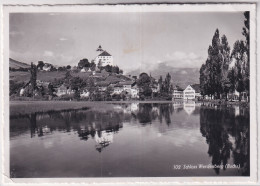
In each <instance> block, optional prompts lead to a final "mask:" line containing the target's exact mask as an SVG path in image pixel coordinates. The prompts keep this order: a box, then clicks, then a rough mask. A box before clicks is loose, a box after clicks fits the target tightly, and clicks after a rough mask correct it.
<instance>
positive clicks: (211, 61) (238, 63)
mask: <svg viewBox="0 0 260 186" xmlns="http://www.w3.org/2000/svg"><path fill="white" fill-rule="evenodd" d="M244 16H245V22H244V24H245V27H243V32H242V34H243V35H244V36H245V38H246V39H245V40H238V41H236V42H235V44H234V46H233V50H232V51H231V49H230V46H229V44H228V41H227V37H226V36H225V35H223V36H222V37H221V38H220V36H219V30H218V29H216V31H215V34H214V36H213V39H212V44H211V45H210V46H209V48H208V58H207V60H206V63H205V64H202V66H201V68H200V88H201V93H202V95H203V96H205V95H208V96H214V98H215V99H219V98H223V97H225V98H226V99H227V95H228V93H233V92H234V91H235V90H236V91H237V92H239V93H240V96H239V100H241V93H242V92H246V95H247V97H248V98H249V83H250V81H249V74H250V73H249V56H250V54H249V45H250V43H249V12H245V13H244ZM232 61H234V63H235V65H234V66H233V67H230V64H231V62H232Z"/></svg>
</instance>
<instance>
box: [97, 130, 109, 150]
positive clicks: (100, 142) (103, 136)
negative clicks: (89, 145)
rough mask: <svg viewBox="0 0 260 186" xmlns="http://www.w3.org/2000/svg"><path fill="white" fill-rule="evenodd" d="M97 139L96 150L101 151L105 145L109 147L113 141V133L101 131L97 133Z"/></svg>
mask: <svg viewBox="0 0 260 186" xmlns="http://www.w3.org/2000/svg"><path fill="white" fill-rule="evenodd" d="M95 140H96V143H97V145H96V150H97V151H98V152H101V151H102V150H103V149H104V148H105V147H107V146H108V145H109V144H110V143H113V133H112V132H106V131H101V132H100V133H98V132H97V133H96V135H95Z"/></svg>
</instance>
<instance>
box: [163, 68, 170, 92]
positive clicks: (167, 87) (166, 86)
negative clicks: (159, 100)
mask: <svg viewBox="0 0 260 186" xmlns="http://www.w3.org/2000/svg"><path fill="white" fill-rule="evenodd" d="M170 88H171V75H170V74H169V73H168V74H167V75H166V77H165V80H164V86H163V91H164V92H165V93H166V94H170V93H171V91H170Z"/></svg>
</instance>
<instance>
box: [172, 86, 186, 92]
mask: <svg viewBox="0 0 260 186" xmlns="http://www.w3.org/2000/svg"><path fill="white" fill-rule="evenodd" d="M173 89H174V90H177V91H183V90H184V89H183V88H181V87H179V86H175V87H174V88H173Z"/></svg>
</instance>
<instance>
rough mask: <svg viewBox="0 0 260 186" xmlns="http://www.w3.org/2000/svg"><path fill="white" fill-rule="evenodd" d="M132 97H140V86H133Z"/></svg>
mask: <svg viewBox="0 0 260 186" xmlns="http://www.w3.org/2000/svg"><path fill="white" fill-rule="evenodd" d="M131 98H139V88H138V87H137V85H134V86H132V87H131Z"/></svg>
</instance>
